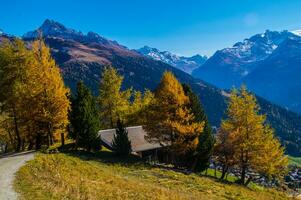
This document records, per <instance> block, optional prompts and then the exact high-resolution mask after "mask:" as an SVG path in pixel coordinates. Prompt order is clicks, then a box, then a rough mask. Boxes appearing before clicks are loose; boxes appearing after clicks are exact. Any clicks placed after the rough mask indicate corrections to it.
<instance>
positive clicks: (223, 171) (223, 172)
mask: <svg viewBox="0 0 301 200" xmlns="http://www.w3.org/2000/svg"><path fill="white" fill-rule="evenodd" d="M227 172H228V167H227V166H223V169H222V175H221V177H220V179H221V180H223V179H224V178H225V176H226V174H227Z"/></svg>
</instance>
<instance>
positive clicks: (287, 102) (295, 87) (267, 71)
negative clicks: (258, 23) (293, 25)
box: [192, 31, 301, 113]
mask: <svg viewBox="0 0 301 200" xmlns="http://www.w3.org/2000/svg"><path fill="white" fill-rule="evenodd" d="M298 33H299V32H298V31H294V32H288V31H282V32H277V31H266V32H265V33H263V34H257V35H254V36H252V37H250V38H248V39H245V40H244V41H242V42H238V43H236V44H235V45H233V47H231V48H225V49H222V50H219V51H217V52H216V53H215V54H214V55H213V56H212V57H211V58H209V59H208V60H207V61H206V62H205V63H204V64H203V65H202V66H201V67H199V68H197V69H195V70H194V71H193V72H192V75H193V76H194V77H197V78H201V79H203V80H205V81H208V82H209V83H212V84H214V85H216V86H218V87H220V88H228V89H229V88H232V87H239V86H240V85H241V84H246V85H247V86H248V88H249V89H251V90H252V91H253V92H255V93H256V94H258V95H260V96H262V97H264V98H266V99H268V100H270V101H272V102H274V103H277V104H279V105H282V106H284V107H286V108H288V109H291V110H293V111H296V112H299V113H301V98H300V95H298V93H300V91H301V90H300V89H301V88H300V85H301V81H300V79H299V78H297V77H300V75H301V65H300V54H301V51H300V40H301V37H300V36H299V35H298Z"/></svg>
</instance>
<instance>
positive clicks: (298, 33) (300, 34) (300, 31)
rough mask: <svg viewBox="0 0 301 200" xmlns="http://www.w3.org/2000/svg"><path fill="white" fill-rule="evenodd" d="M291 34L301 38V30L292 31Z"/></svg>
mask: <svg viewBox="0 0 301 200" xmlns="http://www.w3.org/2000/svg"><path fill="white" fill-rule="evenodd" d="M291 32H292V33H293V34H295V35H298V36H301V29H300V30H294V31H291Z"/></svg>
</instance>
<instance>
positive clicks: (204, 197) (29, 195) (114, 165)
mask: <svg viewBox="0 0 301 200" xmlns="http://www.w3.org/2000/svg"><path fill="white" fill-rule="evenodd" d="M110 156H111V157H112V155H111V154H110V153H109V152H102V153H100V154H99V155H97V156H93V155H88V154H84V153H78V154H61V153H60V154H38V155H37V156H36V158H35V159H34V160H32V161H30V162H29V163H27V165H26V166H24V167H22V168H21V170H20V171H19V172H18V173H17V178H16V181H15V187H16V189H17V191H19V192H20V194H21V199H30V200H33V199H34V200H40V199H59V200H62V199H81V200H85V199H89V200H95V199H104V200H105V199H111V200H112V199H114V200H115V199H122V200H126V199H135V200H140V199H200V200H210V199H262V200H269V199H271V200H272V199H288V197H286V195H285V194H283V193H280V192H277V191H275V190H267V189H249V188H245V187H241V186H238V185H235V184H226V183H221V182H219V181H217V180H216V179H213V178H208V177H204V176H198V175H195V174H191V175H185V174H182V173H177V172H174V171H171V170H164V169H159V168H151V167H149V166H145V165H144V164H142V163H139V162H138V163H137V162H131V160H126V161H124V160H123V161H122V162H121V160H120V159H116V157H115V158H113V159H110Z"/></svg>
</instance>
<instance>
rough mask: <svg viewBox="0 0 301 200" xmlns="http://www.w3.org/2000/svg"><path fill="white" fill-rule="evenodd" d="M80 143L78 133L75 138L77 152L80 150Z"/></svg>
mask: <svg viewBox="0 0 301 200" xmlns="http://www.w3.org/2000/svg"><path fill="white" fill-rule="evenodd" d="M78 142H79V133H76V138H75V150H77V148H78Z"/></svg>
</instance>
